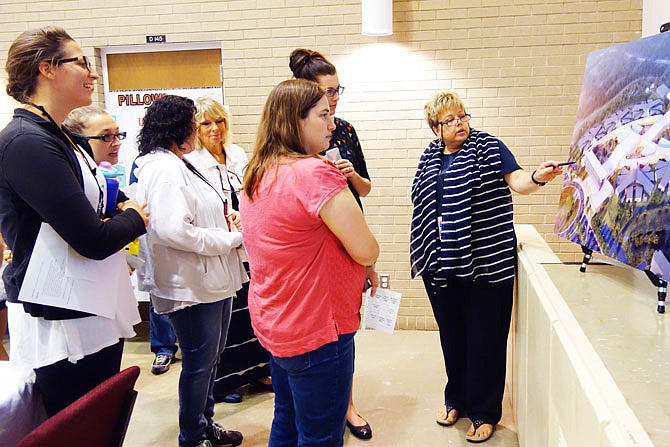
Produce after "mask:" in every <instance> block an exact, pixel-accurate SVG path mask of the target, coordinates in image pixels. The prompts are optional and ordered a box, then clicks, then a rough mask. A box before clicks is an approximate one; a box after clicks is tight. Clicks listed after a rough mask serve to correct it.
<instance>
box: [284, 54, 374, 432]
mask: <svg viewBox="0 0 670 447" xmlns="http://www.w3.org/2000/svg"><path fill="white" fill-rule="evenodd" d="M289 68H290V69H291V72H293V76H295V77H296V78H297V79H307V80H309V81H314V82H316V83H317V84H319V85H320V86H321V87H322V88H323V89H324V90H325V91H326V98H328V106H329V107H330V115H331V116H332V117H333V119H334V120H335V130H334V131H333V137H332V138H331V140H330V146H329V148H328V149H327V150H325V151H323V152H321V155H324V156H326V154H328V156H327V157H326V158H329V159H331V160H335V161H334V163H335V166H337V167H338V169H339V170H340V172H341V173H342V174H344V176H345V177H346V178H347V183H348V184H349V189H350V190H351V192H352V194H353V195H354V198H355V199H356V202H358V206H360V207H361V209H363V205H362V204H361V199H360V198H361V197H365V196H367V195H368V194H369V193H370V190H371V189H372V183H371V182H370V175H369V174H368V168H367V166H366V164H365V156H364V155H363V149H361V143H360V141H359V140H358V135H356V130H355V129H354V126H352V125H351V124H349V123H348V122H346V121H344V120H343V119H341V118H337V117H335V109H336V108H337V103H338V101H339V100H340V95H341V94H342V93H344V87H343V86H341V85H340V80H339V78H338V76H337V69H336V68H335V66H334V65H333V64H332V63H330V61H328V59H326V57H325V56H324V55H323V54H321V53H319V52H318V51H313V50H307V49H304V48H298V49H295V50H293V52H292V53H291V55H290V56H289ZM331 149H338V151H336V152H339V156H337V155H335V156H331V155H330V154H331V152H329V151H330V150H331ZM357 419H359V422H361V421H362V422H364V421H363V419H362V418H360V416H358V417H357ZM370 433H372V432H371V431H370ZM369 437H370V436H368V438H369Z"/></svg>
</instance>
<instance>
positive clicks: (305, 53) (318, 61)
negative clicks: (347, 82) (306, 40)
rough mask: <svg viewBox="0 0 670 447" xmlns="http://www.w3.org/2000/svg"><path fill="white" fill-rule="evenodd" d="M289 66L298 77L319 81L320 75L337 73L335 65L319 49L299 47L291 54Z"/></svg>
mask: <svg viewBox="0 0 670 447" xmlns="http://www.w3.org/2000/svg"><path fill="white" fill-rule="evenodd" d="M288 66H289V68H290V69H291V71H292V72H293V76H295V77H296V78H297V79H307V80H309V81H314V82H318V80H317V78H318V77H319V76H325V75H334V74H337V70H336V69H335V66H334V65H333V64H331V63H330V61H329V60H328V59H326V57H325V56H324V55H323V54H321V53H319V52H318V51H314V50H308V49H305V48H297V49H295V50H293V51H292V52H291V55H290V56H289V62H288Z"/></svg>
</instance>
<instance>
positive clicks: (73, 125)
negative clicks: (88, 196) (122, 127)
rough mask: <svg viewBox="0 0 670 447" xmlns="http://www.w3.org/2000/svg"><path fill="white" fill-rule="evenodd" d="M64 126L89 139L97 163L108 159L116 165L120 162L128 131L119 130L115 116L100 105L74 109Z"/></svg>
mask: <svg viewBox="0 0 670 447" xmlns="http://www.w3.org/2000/svg"><path fill="white" fill-rule="evenodd" d="M63 127H65V128H67V129H68V130H69V131H70V132H72V133H75V134H78V135H81V136H83V137H84V138H85V139H86V140H87V141H88V144H89V145H90V146H91V149H92V152H93V153H92V156H93V158H94V159H95V163H96V164H98V165H99V164H100V163H102V162H103V161H106V162H109V164H111V165H115V164H117V163H118V162H119V150H120V149H121V141H122V140H124V139H125V138H126V133H125V132H119V126H118V124H116V121H114V117H112V115H110V114H109V113H107V112H105V111H104V110H103V109H101V108H100V107H97V106H86V107H79V108H78V109H74V110H73V111H72V112H70V114H69V115H68V116H67V118H66V119H65V121H63Z"/></svg>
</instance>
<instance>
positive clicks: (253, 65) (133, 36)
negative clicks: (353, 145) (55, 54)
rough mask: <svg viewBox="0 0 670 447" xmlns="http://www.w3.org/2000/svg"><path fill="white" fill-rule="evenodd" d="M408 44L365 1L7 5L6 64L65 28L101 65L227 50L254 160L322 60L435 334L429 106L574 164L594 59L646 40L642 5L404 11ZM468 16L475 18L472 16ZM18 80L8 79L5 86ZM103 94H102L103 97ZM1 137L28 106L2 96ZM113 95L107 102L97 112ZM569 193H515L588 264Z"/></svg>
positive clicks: (528, 2) (461, 5)
mask: <svg viewBox="0 0 670 447" xmlns="http://www.w3.org/2000/svg"><path fill="white" fill-rule="evenodd" d="M393 5H394V32H395V34H394V35H393V36H388V37H379V38H373V37H367V36H363V35H361V34H360V28H361V26H360V2H359V1H357V0H337V1H336V0H319V1H316V0H235V1H221V0H215V1H201V2H195V1H188V0H172V1H171V2H169V3H168V2H165V1H159V0H132V1H130V0H107V1H105V2H104V3H101V2H99V1H94V0H70V1H39V2H38V1H25V0H1V3H0V30H1V31H0V63H1V64H2V66H4V63H5V60H6V55H7V49H8V47H9V45H10V43H11V41H12V40H13V39H14V38H15V37H16V36H17V35H18V34H19V33H20V32H21V31H23V30H26V29H29V28H34V27H39V26H44V25H48V24H57V25H60V26H63V27H64V28H65V29H67V30H68V31H69V32H70V34H71V35H72V36H73V37H74V38H75V39H76V40H77V41H78V42H79V43H80V44H81V46H82V47H83V48H84V51H85V52H86V54H88V55H94V54H95V48H99V47H103V46H110V45H132V44H138V45H139V44H144V41H145V37H144V36H145V35H149V34H165V35H167V39H168V42H195V41H220V42H221V46H222V49H223V64H224V71H225V76H226V82H225V88H226V91H225V93H226V98H227V100H228V103H229V105H230V108H231V112H232V113H233V116H234V133H235V139H236V142H237V143H238V144H240V145H242V146H243V147H245V148H246V149H247V150H248V151H250V150H251V148H252V146H253V142H254V138H255V131H256V126H257V122H258V117H259V114H260V111H261V109H262V106H263V103H264V100H265V98H266V96H267V93H268V92H269V90H270V89H271V88H272V87H273V86H274V85H275V84H277V83H278V82H279V81H281V80H283V79H286V78H288V77H290V71H289V69H288V55H289V53H290V52H291V50H292V49H294V48H296V47H308V48H313V49H317V50H319V51H321V52H323V53H324V54H326V55H327V56H328V57H329V58H330V59H331V60H332V61H333V62H334V63H335V65H336V66H337V67H338V71H339V75H340V81H341V83H342V85H344V86H346V88H347V90H346V92H345V93H344V94H343V95H342V98H341V101H340V104H339V105H338V113H337V115H338V116H340V117H342V118H344V119H346V120H348V121H350V122H352V123H353V124H354V125H355V127H356V130H357V132H358V134H359V137H360V139H361V142H362V144H363V148H364V151H365V154H366V158H367V162H368V167H369V171H370V174H371V176H372V182H373V190H372V193H371V194H370V196H369V197H367V198H365V199H364V206H365V211H366V216H367V220H368V222H369V224H370V226H371V227H372V229H373V231H374V233H375V235H376V236H377V238H378V239H379V241H380V243H381V247H382V254H381V257H380V259H379V262H378V271H380V272H383V273H389V274H390V275H391V287H392V288H393V289H395V290H398V291H400V292H402V293H403V305H402V307H401V310H400V316H399V324H398V327H399V328H402V329H405V328H409V329H415V328H416V329H435V328H436V327H435V323H434V321H433V318H432V313H431V310H430V305H429V303H428V300H427V299H426V297H425V292H424V291H423V288H422V286H421V282H420V280H410V277H409V273H408V270H409V269H408V265H409V261H408V239H409V238H408V233H409V220H410V214H411V206H410V200H409V188H410V184H411V180H412V177H413V174H414V170H415V168H416V163H417V161H418V158H419V156H420V154H421V152H422V150H423V148H424V147H425V146H426V144H427V142H428V141H429V140H430V139H431V137H432V133H431V132H430V130H429V129H428V127H427V126H426V124H425V123H424V121H423V117H422V110H423V104H424V103H425V101H426V100H427V99H428V98H429V97H430V96H431V95H432V94H433V93H434V92H436V91H439V90H445V89H453V90H456V91H457V92H458V93H459V94H460V95H461V96H462V97H463V99H464V101H465V103H466V106H467V107H468V112H470V113H471V114H472V116H473V120H472V125H473V127H476V128H480V129H483V130H486V131H488V132H490V133H492V134H494V135H497V136H499V137H500V138H501V139H502V140H503V141H505V143H506V144H507V145H508V146H509V147H510V148H511V149H512V152H513V153H514V154H515V155H516V157H517V160H518V161H519V163H520V165H521V166H522V167H524V168H525V169H533V167H535V166H537V165H538V164H539V163H540V162H541V161H542V160H544V159H547V158H554V159H557V160H565V159H567V154H568V147H569V143H570V137H571V134H572V128H573V124H574V119H575V114H576V110H577V104H578V100H579V93H580V88H581V79H582V76H583V72H584V64H585V61H586V56H587V55H588V53H589V52H591V51H593V50H596V49H599V48H604V47H607V46H611V45H613V44H616V43H620V42H626V41H630V40H634V39H637V38H639V37H640V30H641V17H642V0H609V1H603V0H601V1H591V0H588V1H586V0H584V1H579V0H549V1H539V0H490V1H482V0H472V1H469V2H462V1H453V0H421V1H416V0H415V1H407V0H394V2H393ZM466 6H467V7H466ZM5 76H6V75H5V73H4V70H3V72H2V73H1V74H0V79H1V80H2V81H3V85H4V80H5ZM100 90H102V88H100ZM1 96H2V99H0V125H4V124H5V123H6V122H7V121H8V120H9V118H10V116H11V110H12V108H13V107H14V106H15V104H14V103H13V102H12V101H11V100H10V99H8V98H7V97H6V95H1ZM101 100H102V94H101V93H100V94H98V95H97V101H101ZM559 191H560V186H559V185H558V182H556V184H552V185H548V186H546V187H545V188H543V189H542V190H541V191H540V192H538V193H537V194H534V195H532V196H519V195H515V197H514V203H515V220H516V222H518V223H531V224H534V225H535V226H536V228H537V229H538V231H539V232H540V233H541V234H542V235H543V236H544V237H545V239H546V240H547V241H548V242H549V245H550V246H551V247H552V248H553V249H554V250H555V251H556V252H557V253H558V255H559V256H560V257H561V259H563V260H564V261H577V260H580V259H581V251H580V250H579V249H578V247H575V246H574V244H571V243H568V242H566V241H564V240H562V239H559V238H557V237H556V236H554V235H553V222H554V214H555V209H556V205H557V199H558V194H559Z"/></svg>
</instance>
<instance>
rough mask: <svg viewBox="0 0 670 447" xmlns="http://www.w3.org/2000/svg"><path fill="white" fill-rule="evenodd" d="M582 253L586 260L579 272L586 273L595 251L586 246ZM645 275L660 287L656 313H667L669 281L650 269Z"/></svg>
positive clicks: (583, 247)
mask: <svg viewBox="0 0 670 447" xmlns="http://www.w3.org/2000/svg"><path fill="white" fill-rule="evenodd" d="M581 247H582V253H584V258H583V259H582V265H581V266H580V267H579V271H580V272H582V273H584V272H586V266H587V265H588V264H589V261H591V259H593V250H591V249H590V248H589V247H587V246H586V245H582V246H581ZM644 273H646V274H647V278H649V280H650V281H651V283H652V284H653V285H654V286H655V287H658V292H657V295H658V304H657V306H656V311H657V312H658V313H659V314H664V313H665V297H666V296H667V294H668V281H666V280H664V279H662V278H660V277H659V276H658V275H657V274H656V273H654V272H652V271H651V270H650V269H646V270H645V271H644Z"/></svg>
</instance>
